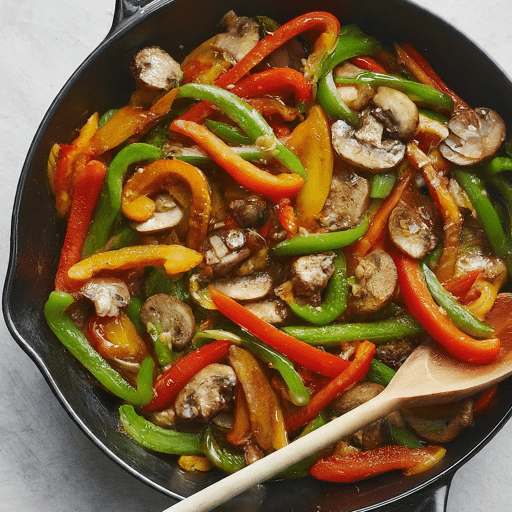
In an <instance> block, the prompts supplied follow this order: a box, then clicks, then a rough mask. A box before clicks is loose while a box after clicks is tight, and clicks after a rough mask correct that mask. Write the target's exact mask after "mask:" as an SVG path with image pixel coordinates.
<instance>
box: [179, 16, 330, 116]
mask: <svg viewBox="0 0 512 512" xmlns="http://www.w3.org/2000/svg"><path fill="white" fill-rule="evenodd" d="M310 30H311V31H320V32H321V35H320V36H319V37H318V38H317V39H316V41H315V45H314V48H313V51H312V52H311V54H310V56H309V58H308V62H309V63H310V66H309V69H307V70H306V78H308V79H309V78H311V79H313V80H314V79H316V78H317V77H316V76H315V73H316V72H317V71H318V69H319V68H320V62H321V60H322V58H323V57H324V55H326V54H327V53H329V52H330V51H331V50H332V49H333V48H334V45H335V43H336V39H337V37H338V32H339V30H340V24H339V21H338V19H337V18H336V17H335V16H333V15H332V14H329V13H328V12H321V11H318V12H310V13H307V14H302V15H301V16H298V17H297V18H295V19H293V20H290V21H289V22H288V23H285V24H284V25H282V26H281V27H279V28H278V29H277V30H275V31H274V32H272V33H271V34H269V35H268V36H267V37H265V38H264V39H262V40H261V41H260V42H259V43H258V44H257V45H256V46H255V47H254V48H253V49H252V50H251V51H249V53H247V55H246V56H245V57H244V58H243V59H242V60H241V61H240V62H238V63H237V64H236V65H235V66H233V67H232V68H231V69H230V70H228V71H227V72H226V73H224V74H223V75H222V76H221V77H219V78H218V79H217V80H216V81H215V85H217V86H219V87H222V88H224V89H226V88H227V87H228V86H230V85H234V84H236V83H237V82H238V81H239V80H241V79H242V78H243V77H244V76H245V75H246V74H247V73H249V71H251V69H253V68H254V66H256V65H257V64H259V63H260V62H261V61H262V60H263V59H264V58H265V57H267V55H270V53H272V52H273V51H274V50H275V49H276V48H279V47H280V46H282V45H283V44H284V43H286V42H287V41H289V40H290V39H293V38H294V37H296V36H298V35H299V34H302V33H303V32H306V31H310ZM211 109H212V106H211V105H209V104H208V103H205V102H201V103H198V104H197V105H194V106H193V107H192V108H191V109H189V110H188V111H187V112H186V113H185V114H183V115H182V116H181V117H180V119H186V120H187V121H195V122H200V121H202V120H203V119H204V118H205V117H206V116H208V114H209V113H210V112H211Z"/></svg>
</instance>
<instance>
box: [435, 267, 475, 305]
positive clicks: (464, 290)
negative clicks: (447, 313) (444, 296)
mask: <svg viewBox="0 0 512 512" xmlns="http://www.w3.org/2000/svg"><path fill="white" fill-rule="evenodd" d="M480 274H482V270H480V269H477V270H472V271H471V272H468V273H467V274H463V275H462V276H459V277H454V278H452V279H449V280H448V281H445V282H444V283H443V288H444V289H445V290H446V291H447V292H449V293H451V294H452V295H453V296H454V297H455V298H457V300H460V299H464V298H465V297H466V295H467V294H468V293H469V290H471V287H472V286H473V284H474V283H475V281H476V280H477V279H478V278H479V277H480Z"/></svg>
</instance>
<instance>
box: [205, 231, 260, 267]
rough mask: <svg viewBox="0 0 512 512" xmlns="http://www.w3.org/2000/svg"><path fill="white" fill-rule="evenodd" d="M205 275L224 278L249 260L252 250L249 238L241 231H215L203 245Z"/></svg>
mask: <svg viewBox="0 0 512 512" xmlns="http://www.w3.org/2000/svg"><path fill="white" fill-rule="evenodd" d="M201 253H202V254H203V256H204V263H205V265H206V267H205V273H206V274H207V275H209V276H216V277H219V276H224V275H226V274H227V273H228V272H230V271H231V270H232V269H233V268H234V267H235V266H236V265H238V264H239V263H241V262H242V261H244V260H245V259H247V258H248V257H249V256H250V254H251V250H250V249H249V248H248V247H247V237H246V236H245V233H244V231H242V230H241V229H222V230H217V231H214V232H213V233H212V234H211V235H210V236H209V237H208V238H207V239H206V240H205V241H204V242H203V244H202V245H201Z"/></svg>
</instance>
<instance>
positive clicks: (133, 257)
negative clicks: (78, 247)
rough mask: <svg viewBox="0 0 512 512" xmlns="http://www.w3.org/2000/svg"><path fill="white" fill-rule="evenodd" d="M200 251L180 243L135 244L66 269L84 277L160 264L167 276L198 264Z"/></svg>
mask: <svg viewBox="0 0 512 512" xmlns="http://www.w3.org/2000/svg"><path fill="white" fill-rule="evenodd" d="M202 259H203V256H202V255H201V253H199V252H197V251H194V250H192V249H188V248H187V247H183V246H182V245H163V244H161V245H134V246H131V247H123V248H122V249H117V250H115V251H106V252H98V253H95V254H93V255H92V256H89V257H88V258H86V259H84V260H82V261H79V262H78V263H75V264H74V265H73V266H72V267H71V268H70V269H69V270H68V277H69V278H70V279H76V280H85V279H90V278H91V277H92V276H93V275H95V274H97V273H98V272H102V271H104V270H107V271H108V270H124V269H128V268H139V267H146V266H149V265H151V266H155V267H160V266H163V267H164V268H165V270H166V272H167V274H169V275H170V276H173V275H176V274H181V273H183V272H188V271H189V270H191V269H193V268H194V267H195V266H197V265H199V263H200V262H201V260H202Z"/></svg>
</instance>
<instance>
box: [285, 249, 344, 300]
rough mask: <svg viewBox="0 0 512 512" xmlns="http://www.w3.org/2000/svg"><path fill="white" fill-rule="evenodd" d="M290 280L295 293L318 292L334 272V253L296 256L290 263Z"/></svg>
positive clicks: (307, 295)
mask: <svg viewBox="0 0 512 512" xmlns="http://www.w3.org/2000/svg"><path fill="white" fill-rule="evenodd" d="M290 270H291V275H292V277H291V281H292V283H293V290H294V292H295V293H296V294H297V295H301V296H304V297H312V296H314V295H316V294H318V293H320V292H321V291H322V290H323V289H324V288H325V287H326V286H327V283H328V282H329V279H330V278H331V276H332V275H333V274H334V254H310V255H309V256H301V257H300V258H296V259H295V260H294V261H293V262H292V265H291V269H290Z"/></svg>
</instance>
